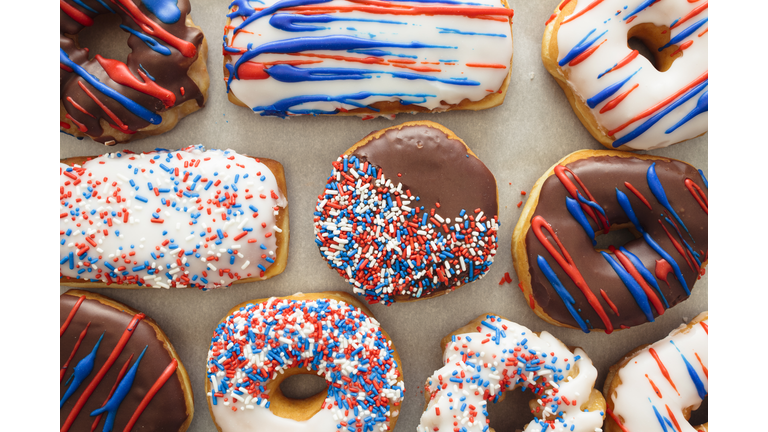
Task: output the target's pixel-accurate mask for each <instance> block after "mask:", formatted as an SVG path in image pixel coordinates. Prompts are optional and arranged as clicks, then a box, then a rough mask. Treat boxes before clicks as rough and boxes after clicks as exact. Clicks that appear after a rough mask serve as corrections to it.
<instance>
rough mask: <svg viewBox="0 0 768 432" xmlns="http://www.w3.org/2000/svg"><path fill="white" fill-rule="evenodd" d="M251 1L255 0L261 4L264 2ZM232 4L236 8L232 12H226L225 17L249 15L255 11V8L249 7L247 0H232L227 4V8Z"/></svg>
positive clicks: (258, 0)
mask: <svg viewBox="0 0 768 432" xmlns="http://www.w3.org/2000/svg"><path fill="white" fill-rule="evenodd" d="M253 1H257V2H259V3H261V4H264V3H263V2H261V1H260V0H253ZM234 6H237V10H236V11H234V12H230V13H228V14H227V18H235V17H241V16H250V15H252V14H255V13H256V10H255V9H254V8H252V7H251V3H250V2H249V1H248V0H233V1H232V3H230V4H229V8H230V9H232V7H234Z"/></svg>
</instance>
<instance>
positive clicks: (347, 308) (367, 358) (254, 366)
mask: <svg viewBox="0 0 768 432" xmlns="http://www.w3.org/2000/svg"><path fill="white" fill-rule="evenodd" d="M206 364H207V372H206V383H205V389H206V394H207V399H208V408H209V410H210V412H211V416H212V417H213V419H214V423H215V424H216V427H217V429H218V430H219V431H220V432H249V431H258V432H284V431H291V432H380V431H387V430H391V429H392V428H394V426H395V423H396V421H397V418H398V415H399V407H400V403H401V401H402V399H403V395H404V392H405V387H404V384H403V375H402V369H401V366H400V358H399V357H398V355H397V351H396V349H395V347H394V345H393V344H392V341H391V340H390V339H389V336H388V335H387V333H386V332H385V331H384V330H383V329H381V328H380V327H379V323H378V322H377V321H376V319H374V318H373V315H371V313H370V311H369V310H368V309H367V308H366V307H365V306H364V305H363V304H362V303H360V302H359V301H358V300H357V299H356V298H355V297H354V296H352V295H350V294H347V293H342V292H326V293H315V294H296V295H293V296H290V297H284V298H275V297H273V298H270V299H260V300H254V301H253V302H246V303H241V304H240V305H237V306H235V307H234V308H233V309H232V310H230V312H229V316H227V317H226V318H224V319H223V320H222V321H221V322H220V323H219V325H218V326H217V327H216V330H215V331H214V333H213V339H212V340H211V347H210V349H209V351H208V357H207V362H206ZM296 374H312V375H319V376H321V377H323V378H325V380H326V382H327V383H328V390H327V392H320V393H318V394H316V395H314V396H312V397H309V398H307V399H289V398H287V397H286V396H285V395H283V393H282V391H281V390H280V384H281V383H282V382H283V381H284V380H285V379H286V378H288V377H290V376H292V375H296Z"/></svg>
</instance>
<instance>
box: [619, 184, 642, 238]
mask: <svg viewBox="0 0 768 432" xmlns="http://www.w3.org/2000/svg"><path fill="white" fill-rule="evenodd" d="M616 200H617V201H618V202H619V206H621V209H622V210H624V214H626V215H627V217H628V218H629V221H630V222H632V225H634V226H635V229H636V230H638V231H639V232H640V234H645V230H644V229H643V227H642V225H640V221H639V220H638V219H637V215H635V211H634V209H632V203H630V202H629V198H627V194H625V193H624V192H622V191H620V190H619V188H616Z"/></svg>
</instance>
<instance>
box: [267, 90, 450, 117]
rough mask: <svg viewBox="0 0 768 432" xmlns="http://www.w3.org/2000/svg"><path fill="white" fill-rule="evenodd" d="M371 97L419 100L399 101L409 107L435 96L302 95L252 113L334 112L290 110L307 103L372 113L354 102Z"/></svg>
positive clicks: (324, 112) (393, 94) (383, 94)
mask: <svg viewBox="0 0 768 432" xmlns="http://www.w3.org/2000/svg"><path fill="white" fill-rule="evenodd" d="M371 96H387V97H398V98H403V97H413V98H419V99H420V100H417V101H411V102H408V101H400V103H402V104H403V105H410V104H412V103H423V102H424V101H426V98H428V97H435V95H431V94H407V93H371V92H358V93H352V94H343V95H338V96H329V95H303V96H294V97H290V98H285V99H281V100H279V101H277V102H275V103H274V104H272V105H269V106H257V107H254V108H253V110H254V111H263V112H261V113H260V114H261V115H263V116H267V115H277V116H280V117H285V116H287V115H288V112H289V111H290V112H291V113H294V114H333V113H334V112H335V111H325V110H291V108H292V107H294V106H297V105H301V104H304V103H308V102H340V103H344V104H348V105H353V106H356V107H358V108H370V109H372V110H374V111H378V110H376V109H375V108H371V107H368V106H367V105H365V104H362V103H359V102H355V101H357V100H362V99H366V98H369V97H371Z"/></svg>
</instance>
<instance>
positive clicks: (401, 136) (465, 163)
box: [315, 121, 499, 304]
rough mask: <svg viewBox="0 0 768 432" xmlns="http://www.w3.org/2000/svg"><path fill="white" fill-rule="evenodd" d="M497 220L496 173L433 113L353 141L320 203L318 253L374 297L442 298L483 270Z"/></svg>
mask: <svg viewBox="0 0 768 432" xmlns="http://www.w3.org/2000/svg"><path fill="white" fill-rule="evenodd" d="M498 227H499V220H498V190H497V188H496V179H495V178H494V177H493V174H492V173H491V172H490V171H489V170H488V168H486V166H485V165H484V164H483V163H482V162H481V161H480V159H478V158H477V156H475V154H474V153H472V151H471V150H470V149H469V147H467V145H466V144H465V143H464V142H463V141H462V140H461V139H460V138H459V137H457V136H456V135H455V134H454V133H453V132H451V131H450V130H448V129H446V128H445V127H443V126H441V125H439V124H437V123H433V122H429V121H415V122H408V123H403V124H401V125H399V126H394V127H390V128H387V129H382V130H380V131H376V132H373V133H371V134H369V135H368V136H367V137H365V138H364V139H363V140H362V141H360V142H358V143H357V144H355V145H354V146H352V148H350V149H349V150H347V151H346V152H345V153H344V154H343V155H342V156H341V157H339V158H338V159H337V160H336V161H335V162H334V163H333V171H332V173H331V177H329V178H328V183H327V184H326V186H325V191H324V192H323V193H322V194H321V195H319V196H318V202H317V207H316V208H315V236H316V238H315V242H316V243H317V245H318V246H319V248H320V253H321V254H322V256H323V258H325V259H326V261H328V265H329V266H330V267H331V268H333V269H334V270H336V271H337V272H338V273H339V275H341V276H342V277H343V278H344V279H346V280H347V281H348V282H349V283H350V284H352V285H353V286H354V291H355V293H357V294H360V295H364V296H365V297H366V298H367V299H368V301H369V302H371V303H375V302H380V303H383V304H390V303H392V302H394V301H408V300H418V299H423V298H428V297H433V296H438V295H441V294H446V293H447V292H449V291H451V290H453V289H455V288H457V287H459V286H461V285H464V284H466V283H469V282H472V281H474V280H477V279H479V278H481V277H482V276H483V275H484V274H485V273H486V272H487V271H488V269H489V268H490V266H491V264H492V263H493V257H494V256H495V255H496V248H497V245H496V237H497V232H498Z"/></svg>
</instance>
